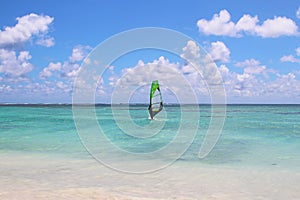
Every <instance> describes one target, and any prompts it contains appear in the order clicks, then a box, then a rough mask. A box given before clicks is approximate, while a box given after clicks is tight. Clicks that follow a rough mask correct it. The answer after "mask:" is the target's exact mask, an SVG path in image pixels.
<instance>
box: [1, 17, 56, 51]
mask: <svg viewBox="0 0 300 200" xmlns="http://www.w3.org/2000/svg"><path fill="white" fill-rule="evenodd" d="M53 19H54V18H52V17H49V16H47V15H46V16H44V15H37V14H35V13H31V14H28V15H25V16H23V17H18V18H17V22H18V23H17V24H16V25H15V26H13V27H5V28H4V30H1V31H0V47H2V48H3V47H7V46H14V45H18V44H20V43H24V42H26V41H28V40H29V39H30V38H31V37H33V36H43V37H44V36H45V34H46V33H47V32H48V31H49V26H50V24H51V23H52V21H53ZM38 44H41V45H44V46H47V45H48V46H51V45H53V44H54V43H53V38H48V39H46V40H43V39H41V38H40V40H38Z"/></svg>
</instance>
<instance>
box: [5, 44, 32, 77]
mask: <svg viewBox="0 0 300 200" xmlns="http://www.w3.org/2000/svg"><path fill="white" fill-rule="evenodd" d="M30 59H31V55H30V54H29V52H28V51H21V52H20V53H19V55H17V54H16V52H15V51H8V50H5V49H0V73H3V74H5V75H8V76H13V77H17V76H22V75H25V74H26V73H28V72H30V71H31V70H32V69H33V65H32V64H31V63H30V62H29V60H30Z"/></svg>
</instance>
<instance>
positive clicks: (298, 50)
mask: <svg viewBox="0 0 300 200" xmlns="http://www.w3.org/2000/svg"><path fill="white" fill-rule="evenodd" d="M296 54H297V56H300V47H298V48H297V49H296Z"/></svg>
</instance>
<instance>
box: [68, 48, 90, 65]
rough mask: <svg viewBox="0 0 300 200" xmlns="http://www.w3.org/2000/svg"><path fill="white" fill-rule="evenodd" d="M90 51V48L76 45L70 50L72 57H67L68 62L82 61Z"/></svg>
mask: <svg viewBox="0 0 300 200" xmlns="http://www.w3.org/2000/svg"><path fill="white" fill-rule="evenodd" d="M91 50H92V48H91V47H90V46H83V45H77V46H75V47H74V48H73V50H72V55H71V56H70V57H69V61H70V62H72V63H73V62H80V61H82V60H83V59H84V58H85V57H86V56H87V55H88V53H89V52H90V51H91Z"/></svg>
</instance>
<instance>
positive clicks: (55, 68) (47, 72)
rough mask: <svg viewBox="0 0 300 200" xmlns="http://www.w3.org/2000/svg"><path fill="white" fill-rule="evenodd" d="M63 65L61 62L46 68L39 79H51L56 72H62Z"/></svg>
mask: <svg viewBox="0 0 300 200" xmlns="http://www.w3.org/2000/svg"><path fill="white" fill-rule="evenodd" d="M61 66H62V64H61V63H60V62H57V63H52V62H51V63H50V64H49V65H48V67H45V68H44V69H43V71H41V72H40V74H39V77H40V78H41V79H45V78H49V77H50V76H51V75H52V72H54V71H60V70H61Z"/></svg>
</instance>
